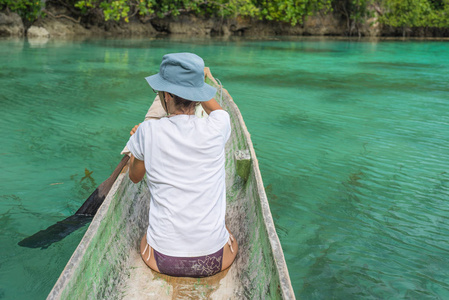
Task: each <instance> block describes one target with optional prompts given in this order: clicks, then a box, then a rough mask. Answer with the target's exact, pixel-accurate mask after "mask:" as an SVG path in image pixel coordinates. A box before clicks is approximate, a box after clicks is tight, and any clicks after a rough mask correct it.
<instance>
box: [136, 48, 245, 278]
mask: <svg viewBox="0 0 449 300" xmlns="http://www.w3.org/2000/svg"><path fill="white" fill-rule="evenodd" d="M146 80H147V82H148V83H149V85H150V86H151V87H152V88H153V90H156V91H158V94H159V98H160V100H161V101H160V103H161V105H162V107H163V109H164V110H165V112H166V113H167V116H166V117H163V118H160V119H150V120H147V121H145V122H143V123H142V124H140V126H138V127H137V126H136V127H135V128H134V129H133V130H132V131H131V138H130V140H129V142H128V143H127V147H128V149H129V150H130V152H131V154H132V155H131V160H130V168H129V177H130V178H131V180H132V181H133V182H134V183H137V182H139V181H141V180H142V179H143V177H144V175H145V174H146V175H147V178H148V187H149V189H150V193H151V200H150V212H149V225H148V229H147V232H146V234H145V235H144V236H143V238H142V241H141V253H142V258H143V260H144V261H145V263H146V264H147V265H148V266H149V267H150V268H151V269H153V270H154V271H157V272H160V273H164V274H167V275H172V276H189V277H203V276H210V275H214V274H216V273H218V272H220V271H221V270H224V269H226V268H228V267H229V266H230V265H231V264H232V262H233V261H234V259H235V256H236V254H237V250H238V246H237V242H236V241H235V239H234V238H233V236H232V234H230V232H229V231H228V230H227V228H226V225H225V212H226V186H225V168H224V166H225V144H226V141H227V140H228V138H229V136H230V133H231V126H230V119H229V115H228V113H227V112H226V111H224V110H223V109H222V108H221V107H220V105H219V104H218V103H217V102H216V101H215V100H214V99H213V97H214V96H215V93H216V89H215V88H214V87H212V86H210V85H208V84H206V83H204V62H203V60H202V59H201V58H200V57H199V56H197V55H195V54H192V53H174V54H167V55H165V56H164V57H163V59H162V63H161V66H160V72H159V73H158V74H156V75H153V76H150V77H147V78H146ZM197 102H200V103H201V105H202V107H203V109H204V110H205V111H206V113H207V114H209V116H208V117H207V118H198V117H196V116H195V105H196V103H197ZM157 103H159V102H157Z"/></svg>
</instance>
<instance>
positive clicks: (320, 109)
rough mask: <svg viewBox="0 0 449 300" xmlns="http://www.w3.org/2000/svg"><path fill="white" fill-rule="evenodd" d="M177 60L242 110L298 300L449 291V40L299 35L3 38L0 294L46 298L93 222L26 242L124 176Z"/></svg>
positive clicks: (446, 294) (440, 295) (437, 295)
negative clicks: (157, 78) (213, 81)
mask: <svg viewBox="0 0 449 300" xmlns="http://www.w3.org/2000/svg"><path fill="white" fill-rule="evenodd" d="M178 51H189V52H195V53H197V54H199V55H200V56H202V57H203V58H204V59H205V61H206V63H207V65H208V66H210V67H211V70H212V73H213V74H214V75H215V76H216V77H218V78H219V79H220V80H221V81H222V83H223V84H224V86H225V88H227V89H228V90H229V91H230V93H231V95H232V96H233V97H234V100H235V101H236V103H237V104H238V105H239V107H240V110H241V111H242V114H243V116H244V119H245V121H246V124H247V126H248V128H249V131H250V132H251V134H252V139H253V142H254V144H255V148H256V153H257V156H258V158H259V160H260V168H261V171H262V176H263V179H264V183H265V186H266V191H267V194H268V197H269V201H270V206H271V210H272V213H273V217H274V221H275V224H276V228H277V232H278V234H279V237H280V240H281V243H282V247H283V250H284V253H285V256H286V259H287V264H288V267H289V271H290V276H291V279H292V283H293V287H294V289H295V293H296V295H297V297H298V298H301V299H448V298H449V279H448V278H449V259H448V257H449V208H448V203H449V84H448V83H449V42H424V41H383V42H370V41H351V40H316V39H287V38H285V39H277V40H242V39H232V40H228V41H225V40H221V39H208V40H199V39H197V40H192V39H153V40H149V39H146V40H91V41H49V42H48V43H42V42H36V41H26V40H25V41H24V40H0V108H1V109H0V125H1V126H0V141H1V145H2V146H1V150H0V165H1V172H0V182H1V183H0V226H1V231H0V245H1V247H0V298H2V299H30V298H32V299H44V298H45V297H46V295H47V294H48V292H49V291H50V289H51V288H52V286H53V284H54V283H55V281H56V279H57V278H58V275H59V273H60V272H61V271H62V269H63V268H64V266H65V264H66V262H67V261H68V259H69V258H70V256H71V254H72V253H73V251H74V249H75V248H76V245H77V244H78V242H79V241H80V239H81V238H82V235H83V234H84V231H85V230H86V227H84V228H82V229H80V230H78V231H77V232H75V233H74V234H72V235H70V236H69V237H67V238H66V239H64V240H63V241H61V242H58V243H55V244H53V245H51V246H50V247H48V248H46V249H39V248H38V249H29V248H22V247H19V246H18V245H17V243H18V242H19V241H20V240H22V239H23V238H25V237H27V236H29V235H31V234H33V233H35V232H36V231H38V230H41V229H44V228H46V227H48V226H49V225H51V224H54V223H55V222H56V221H59V220H61V219H63V218H65V217H67V216H69V215H71V214H72V213H74V212H75V211H76V210H77V209H78V208H79V206H80V205H81V204H82V203H83V202H84V200H85V199H86V197H87V196H88V195H89V194H90V192H92V190H93V189H94V188H95V187H96V186H97V185H98V184H99V183H101V182H102V181H103V180H104V179H106V178H107V177H108V176H109V174H110V173H111V171H112V170H113V169H114V167H115V166H116V164H117V163H118V161H119V160H120V155H119V152H120V150H121V148H122V146H123V145H124V143H125V141H126V140H127V139H128V133H129V130H130V128H131V127H132V126H133V125H134V124H136V123H138V122H139V121H140V120H141V119H142V117H143V115H144V113H145V112H146V109H147V108H148V106H149V105H150V104H151V100H152V98H153V93H152V91H151V89H150V88H149V87H148V86H147V84H146V82H145V80H144V77H145V76H148V75H151V74H154V73H155V72H156V71H157V70H158V66H159V63H160V61H161V58H162V56H163V55H164V54H165V53H169V52H178ZM86 171H87V172H92V171H93V173H92V175H91V177H90V178H89V177H86V178H84V177H85V172H86Z"/></svg>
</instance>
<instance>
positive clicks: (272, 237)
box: [47, 70, 295, 299]
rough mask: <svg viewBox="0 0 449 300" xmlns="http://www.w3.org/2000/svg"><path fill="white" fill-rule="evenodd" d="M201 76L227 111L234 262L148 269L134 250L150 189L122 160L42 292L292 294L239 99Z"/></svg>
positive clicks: (82, 295) (86, 295) (91, 295)
mask: <svg viewBox="0 0 449 300" xmlns="http://www.w3.org/2000/svg"><path fill="white" fill-rule="evenodd" d="M206 81H207V82H208V83H209V84H212V85H214V86H216V87H217V95H216V99H219V101H220V102H221V104H222V107H223V108H224V109H225V110H226V111H228V113H229V114H230V117H231V125H232V135H231V137H230V139H229V141H228V143H227V145H226V191H227V214H226V224H227V226H228V227H229V229H230V230H231V232H232V233H233V234H234V236H235V238H236V239H237V241H238V243H239V253H238V255H237V258H236V260H235V261H234V263H233V264H232V266H231V267H230V268H229V269H227V270H225V271H223V272H221V273H219V274H217V275H215V276H212V277H207V278H200V279H198V278H185V277H170V276H166V275H162V274H159V273H157V272H154V271H152V270H151V269H149V268H148V267H147V266H146V265H145V263H144V262H143V261H142V259H141V257H140V255H139V244H140V238H141V237H142V236H143V234H144V232H145V230H146V227H147V224H148V209H149V192H148V189H147V188H146V183H145V182H143V181H142V182H141V183H139V184H133V183H132V182H131V180H130V179H129V178H128V174H127V167H125V168H124V170H123V171H122V173H121V174H120V175H119V176H118V178H117V179H116V181H115V183H114V185H113V187H112V188H111V190H110V192H109V194H108V195H107V197H106V199H105V201H104V203H103V204H102V206H101V207H100V209H99V210H98V212H97V214H96V216H95V217H94V219H93V220H92V222H91V224H90V226H89V228H88V229H87V231H86V234H85V235H84V237H83V239H82V240H81V242H80V244H79V245H78V247H77V248H76V250H75V252H74V253H73V255H72V257H71V258H70V260H69V262H68V263H67V265H66V267H65V269H64V270H63V272H62V274H61V275H60V277H59V279H58V281H57V282H56V284H55V285H54V287H53V289H52V290H51V292H50V294H49V295H48V298H47V299H294V298H295V295H294V292H293V289H292V285H291V282H290V277H289V274H288V270H287V265H286V263H285V259H284V254H283V252H282V248H281V244H280V242H279V238H278V236H277V234H276V229H275V227H274V223H273V219H272V217H271V212H270V208H269V205H268V201H267V196H266V194H265V189H264V186H263V182H262V177H261V175H260V171H259V164H258V161H257V159H256V154H255V152H254V148H253V144H252V142H251V139H250V134H249V133H248V130H247V128H246V126H245V123H244V121H243V118H242V115H241V114H240V111H239V109H238V108H237V105H236V104H235V103H234V101H233V100H232V98H231V96H230V95H229V93H228V92H227V91H226V90H225V89H223V88H222V87H221V86H220V85H219V84H218V83H217V81H216V80H215V79H214V78H213V77H212V75H211V74H210V72H209V71H208V70H206Z"/></svg>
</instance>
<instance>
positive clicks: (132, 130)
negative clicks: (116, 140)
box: [129, 123, 141, 135]
mask: <svg viewBox="0 0 449 300" xmlns="http://www.w3.org/2000/svg"><path fill="white" fill-rule="evenodd" d="M140 124H141V123H139V125H140ZM139 125H136V126H134V127H133V129H131V131H130V132H129V135H133V134H134V133H136V130H137V128H139Z"/></svg>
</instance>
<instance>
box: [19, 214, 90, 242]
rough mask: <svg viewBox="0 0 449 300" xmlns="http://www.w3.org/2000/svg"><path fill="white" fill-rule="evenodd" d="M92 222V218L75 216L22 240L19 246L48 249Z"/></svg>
mask: <svg viewBox="0 0 449 300" xmlns="http://www.w3.org/2000/svg"><path fill="white" fill-rule="evenodd" d="M90 221H92V217H90V216H77V215H73V216H70V217H68V218H66V219H64V220H62V221H60V222H57V223H56V224H54V225H51V226H50V227H48V228H47V229H44V230H41V231H39V232H36V233H35V234H33V235H32V236H29V237H27V238H25V239H23V240H21V241H20V242H19V243H18V245H19V246H21V247H27V248H41V249H46V248H48V247H49V246H50V245H51V244H53V243H55V242H59V241H60V240H62V239H63V238H65V237H66V236H68V235H69V234H71V233H72V232H74V231H76V230H77V229H79V228H81V227H83V226H84V225H86V224H87V223H89V222H90Z"/></svg>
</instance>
